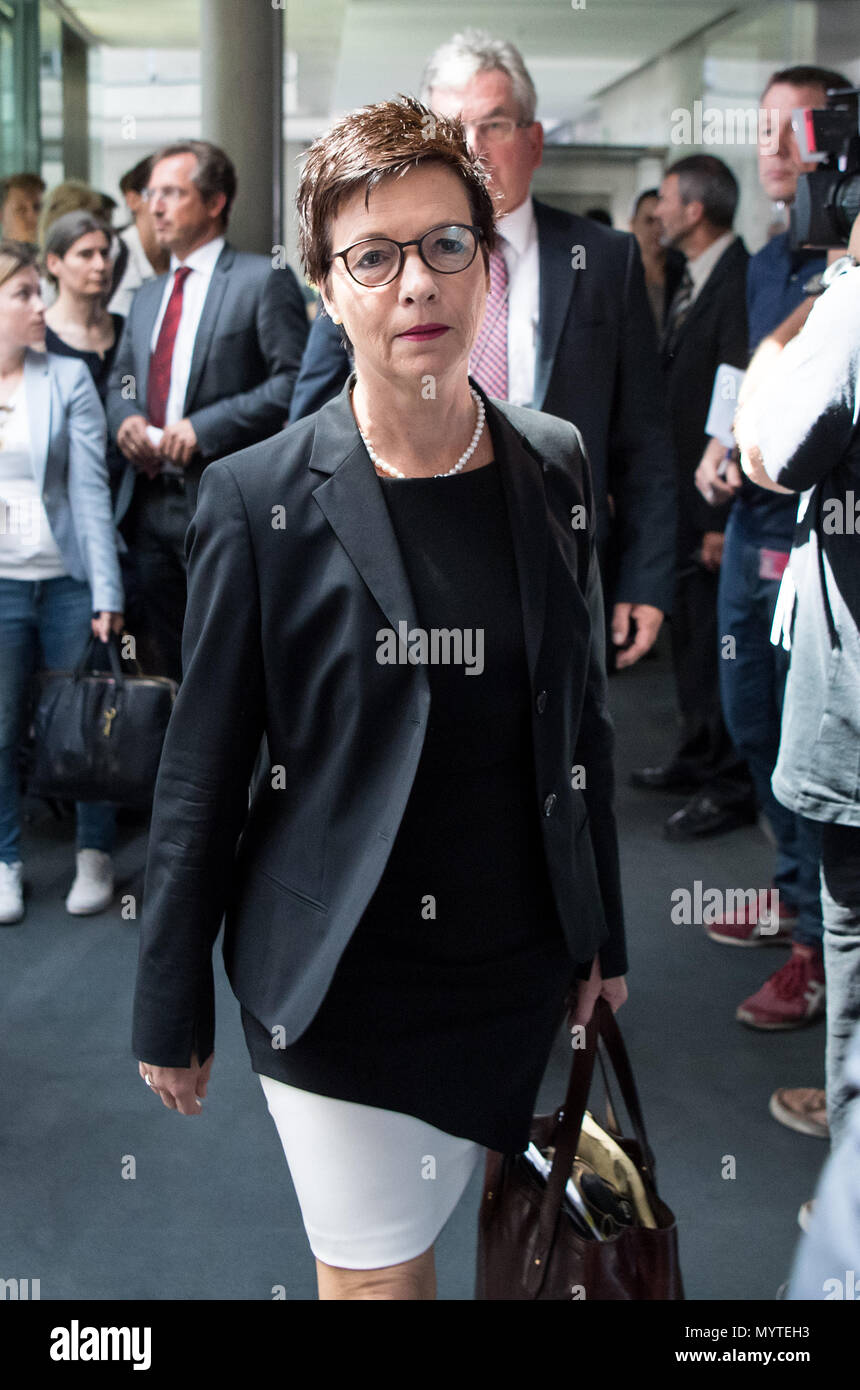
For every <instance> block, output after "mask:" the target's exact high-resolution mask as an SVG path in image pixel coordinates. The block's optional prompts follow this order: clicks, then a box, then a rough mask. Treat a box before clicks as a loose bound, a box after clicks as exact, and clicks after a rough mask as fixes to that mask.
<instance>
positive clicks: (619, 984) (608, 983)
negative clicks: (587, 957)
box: [568, 956, 627, 1028]
mask: <svg viewBox="0 0 860 1390" xmlns="http://www.w3.org/2000/svg"><path fill="white" fill-rule="evenodd" d="M578 984H579V988H578V990H577V995H576V1003H575V1004H574V1005H573V1007H572V1008H571V1009H570V1011H569V1013H568V1025H569V1027H571V1028H575V1027H576V1026H577V1025H578V1024H579V1025H582V1026H583V1027H584V1026H585V1025H586V1024H587V1023H590V1022H591V1015H592V1014H593V1012H594V1005H595V1004H596V1003H597V1000H598V999H599V998H600V997H601V996H602V997H603V998H604V999H605V1000H606V1001H607V1003H608V1004H609V1007H610V1008H611V1010H612V1012H613V1013H617V1012H618V1010H619V1009H620V1008H621V1005H622V1004H623V1003H624V1001H625V1000H626V998H627V978H626V976H625V975H612V976H610V978H609V979H608V980H604V978H603V976H602V975H601V973H600V957H599V956H595V957H594V961H593V962H592V966H591V974H590V975H589V977H588V979H587V980H580V981H579V982H578Z"/></svg>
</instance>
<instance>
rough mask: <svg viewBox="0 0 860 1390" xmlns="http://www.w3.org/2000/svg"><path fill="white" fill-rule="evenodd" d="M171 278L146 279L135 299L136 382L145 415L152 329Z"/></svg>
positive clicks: (162, 276)
mask: <svg viewBox="0 0 860 1390" xmlns="http://www.w3.org/2000/svg"><path fill="white" fill-rule="evenodd" d="M169 278H170V277H169V275H157V276H156V277H155V279H154V280H144V282H143V284H142V285H141V287H140V289H139V290H138V291H137V294H136V295H135V299H134V303H135V308H137V305H138V303H139V304H140V308H139V309H138V312H137V314H136V315H135V325H134V331H135V334H136V338H135V341H134V343H133V346H134V360H135V362H136V363H138V364H139V369H138V380H137V383H136V385H137V399H138V401H139V403H140V407H141V410H142V411H143V413H144V415H146V414H148V406H147V397H148V395H149V359H150V357H151V356H152V346H151V344H152V330H153V328H154V327H155V320H156V319H157V318H158V310H159V308H160V307H161V296H162V295H163V294H164V286H165V283H166V282H167V280H168V279H169Z"/></svg>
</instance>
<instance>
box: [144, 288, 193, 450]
mask: <svg viewBox="0 0 860 1390" xmlns="http://www.w3.org/2000/svg"><path fill="white" fill-rule="evenodd" d="M190 274H191V267H190V266H187V265H181V266H179V267H178V269H177V270H176V271H175V272H174V276H173V289H172V290H171V291H170V298H169V299H168V301H167V308H166V309H165V311H164V318H163V319H162V320H161V328H160V329H159V331H158V342H157V343H156V344H155V351H154V352H153V354H152V356H151V357H150V359H149V387H148V390H147V413H148V416H149V423H150V424H151V425H157V426H158V428H159V429H164V424H165V420H164V417H165V413H166V411H167V397H168V395H169V393H170V370H171V367H172V365H173V345H174V343H175V342H176V333H177V330H178V328H179V320H180V319H181V318H182V290H183V286H184V284H185V281H186V279H187V278H188V276H189V275H190Z"/></svg>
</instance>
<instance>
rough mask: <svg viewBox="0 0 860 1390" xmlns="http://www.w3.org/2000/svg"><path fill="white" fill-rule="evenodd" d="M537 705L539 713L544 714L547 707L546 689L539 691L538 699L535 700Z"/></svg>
mask: <svg viewBox="0 0 860 1390" xmlns="http://www.w3.org/2000/svg"><path fill="white" fill-rule="evenodd" d="M535 705H536V706H537V712H538V714H543V712H544V710H545V709H546V691H545V690H541V691H540V692H539V693H538V697H537V699H536V700H535Z"/></svg>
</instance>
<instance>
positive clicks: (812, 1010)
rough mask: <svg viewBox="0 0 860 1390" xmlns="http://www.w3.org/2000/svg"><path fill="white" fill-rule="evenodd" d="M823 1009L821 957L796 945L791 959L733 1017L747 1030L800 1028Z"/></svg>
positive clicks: (821, 1012)
mask: <svg viewBox="0 0 860 1390" xmlns="http://www.w3.org/2000/svg"><path fill="white" fill-rule="evenodd" d="M824 1006H825V990H824V960H823V957H822V956H821V953H820V952H819V951H816V950H815V948H814V947H813V946H799V945H795V946H794V947H793V948H792V952H791V960H789V961H787V962H786V964H785V965H784V966H783V967H782V969H781V970H777V972H776V974H775V975H771V977H770V979H769V980H766V981H765V983H764V984H763V985H762V987H761V989H760V990H759V991H758V992H757V993H756V994H752V995H750V997H749V999H745V1000H744V1002H743V1003H742V1004H741V1005H739V1007H738V1010H737V1013H736V1014H735V1018H736V1019H737V1020H738V1022H739V1023H746V1024H747V1025H748V1026H749V1027H750V1028H767V1029H772V1028H801V1027H802V1026H803V1025H804V1024H805V1023H812V1021H813V1019H816V1018H820V1017H821V1015H822V1014H823V1013H824Z"/></svg>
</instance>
